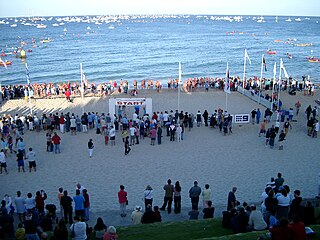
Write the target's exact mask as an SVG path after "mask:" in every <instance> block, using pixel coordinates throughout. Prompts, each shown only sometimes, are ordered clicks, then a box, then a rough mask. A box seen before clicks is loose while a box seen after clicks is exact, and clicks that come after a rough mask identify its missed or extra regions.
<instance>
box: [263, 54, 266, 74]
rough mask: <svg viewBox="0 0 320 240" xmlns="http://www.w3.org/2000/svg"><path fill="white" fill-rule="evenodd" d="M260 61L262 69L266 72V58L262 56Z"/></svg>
mask: <svg viewBox="0 0 320 240" xmlns="http://www.w3.org/2000/svg"><path fill="white" fill-rule="evenodd" d="M262 62H263V67H264V71H265V72H267V63H266V59H265V58H264V57H263V59H262Z"/></svg>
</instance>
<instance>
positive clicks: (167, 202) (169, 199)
mask: <svg viewBox="0 0 320 240" xmlns="http://www.w3.org/2000/svg"><path fill="white" fill-rule="evenodd" d="M167 204H168V213H171V205H172V197H164V199H163V205H162V207H161V208H160V210H162V211H164V210H165V209H166V206H167Z"/></svg>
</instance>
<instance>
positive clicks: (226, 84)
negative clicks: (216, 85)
mask: <svg viewBox="0 0 320 240" xmlns="http://www.w3.org/2000/svg"><path fill="white" fill-rule="evenodd" d="M229 80H230V73H229V65H228V63H227V70H226V80H225V81H224V92H225V93H230V81H229Z"/></svg>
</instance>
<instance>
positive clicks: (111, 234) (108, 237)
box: [103, 226, 118, 240]
mask: <svg viewBox="0 0 320 240" xmlns="http://www.w3.org/2000/svg"><path fill="white" fill-rule="evenodd" d="M117 239H118V234H117V229H116V228H115V227H114V226H109V227H108V228H107V231H106V233H105V234H104V235H103V240H117Z"/></svg>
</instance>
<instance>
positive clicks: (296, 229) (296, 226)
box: [288, 216, 307, 240]
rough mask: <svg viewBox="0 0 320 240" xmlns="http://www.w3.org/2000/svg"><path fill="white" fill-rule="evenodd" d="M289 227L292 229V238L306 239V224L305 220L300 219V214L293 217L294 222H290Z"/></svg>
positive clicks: (296, 239) (293, 239)
mask: <svg viewBox="0 0 320 240" xmlns="http://www.w3.org/2000/svg"><path fill="white" fill-rule="evenodd" d="M288 227H289V228H290V229H291V231H292V236H293V238H292V240H299V239H306V238H307V234H306V230H305V225H304V223H303V222H300V221H299V218H298V216H293V217H292V222H291V223H289V225H288Z"/></svg>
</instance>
